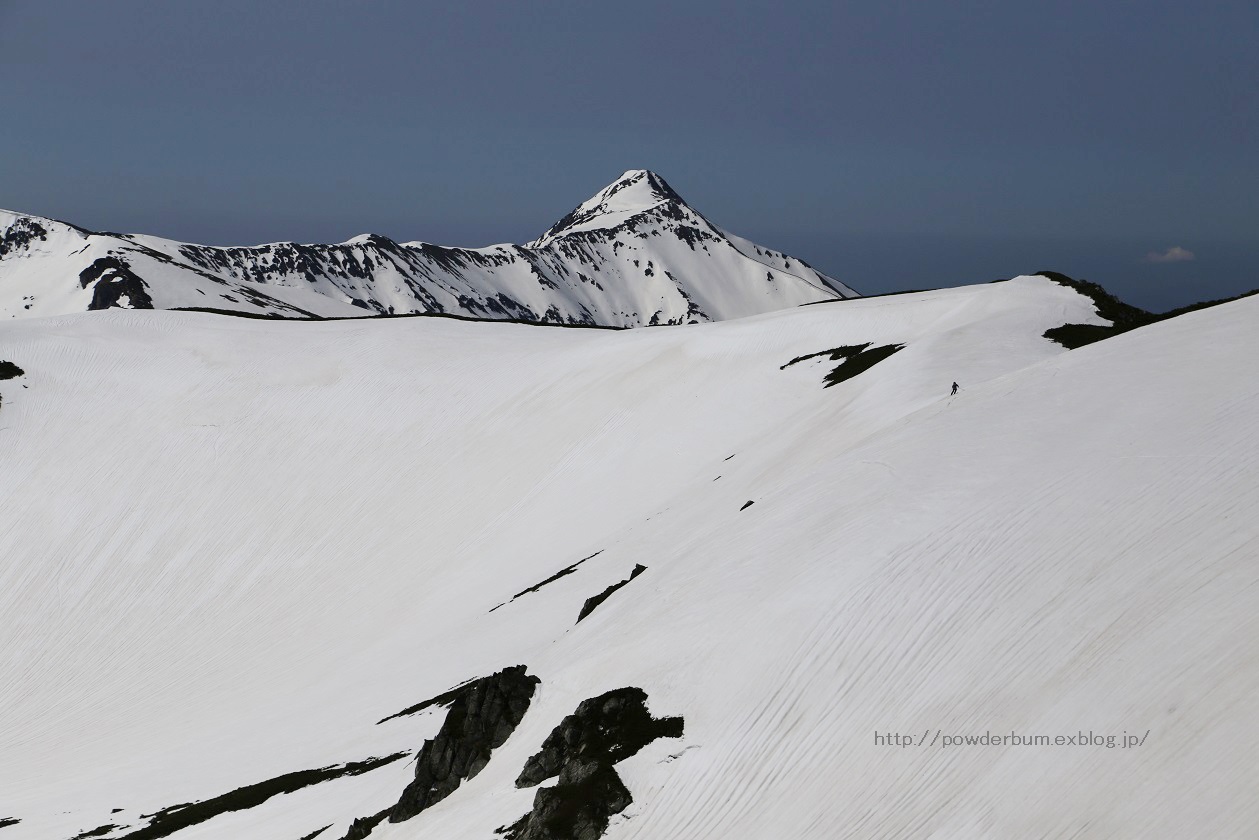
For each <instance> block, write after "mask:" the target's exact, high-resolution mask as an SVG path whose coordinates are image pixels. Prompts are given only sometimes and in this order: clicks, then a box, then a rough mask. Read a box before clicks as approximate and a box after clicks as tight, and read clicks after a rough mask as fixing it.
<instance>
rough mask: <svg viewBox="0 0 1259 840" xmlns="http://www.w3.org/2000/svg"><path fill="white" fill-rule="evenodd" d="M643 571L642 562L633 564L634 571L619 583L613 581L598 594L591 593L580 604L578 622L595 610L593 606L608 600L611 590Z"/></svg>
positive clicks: (645, 568)
mask: <svg viewBox="0 0 1259 840" xmlns="http://www.w3.org/2000/svg"><path fill="white" fill-rule="evenodd" d="M645 571H647V567H646V566H644V565H642V564H635V566H634V571H632V572H630V576H629V577H627V578H626V579H625V580H623V581H621V582H620V583H614V584H612V585H611V586H609V587H608V588H607V589H605V590H603V591H602V592H600V593H599V594H598V595H592V596H591V597H589V598H587V599H586V603H584V604H582V607H581V612H579V613H578V614H577V621H578V622H580V621H581V620H582V619H583V618H585V617H586V616H588V615H590V614H591V613H592V612H594V611H595V607H597V606H599V605H600V604H602V603H603V602H604V601H606V600H608V597H609V596H610V595H611V594H612V593H613V592H615V591H616V590H618V589H620V588H621V587H622V586H624V585H625V584H627V583H629V582H630V581H631V580H633V579H634V578H636V577H638V576H639V575H641V574H642V573H643V572H645Z"/></svg>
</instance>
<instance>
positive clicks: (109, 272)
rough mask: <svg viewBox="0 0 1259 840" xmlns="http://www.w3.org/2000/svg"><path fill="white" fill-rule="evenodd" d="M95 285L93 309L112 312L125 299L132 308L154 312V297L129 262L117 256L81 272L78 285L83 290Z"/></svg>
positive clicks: (107, 258) (99, 260) (91, 306)
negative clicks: (112, 308)
mask: <svg viewBox="0 0 1259 840" xmlns="http://www.w3.org/2000/svg"><path fill="white" fill-rule="evenodd" d="M93 283H95V284H96V288H95V289H93V290H92V302H91V303H89V304H88V305H87V308H88V309H90V310H98V309H109V308H111V307H115V306H119V305H120V304H121V303H122V300H123V298H126V299H127V302H128V303H129V304H130V305H131V308H132V309H152V308H153V298H151V297H149V292H148V288H147V287H146V286H145V285H144V281H143V280H141V279H140V278H139V277H138V276H137V275H136V274H135V272H133V271H132V270H131V266H130V265H129V264H128V263H127V261H126V260H123V259H120V258H118V257H101V258H100V259H98V260H96V261H95V262H93V263H92V264H91V265H89V266H88V267H87V268H85V269H83V270H82V271H81V272H79V285H81V286H82V287H83V288H85V289H86V288H87V287H88V286H90V285H92V284H93Z"/></svg>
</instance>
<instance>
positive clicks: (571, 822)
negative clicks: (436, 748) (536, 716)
mask: <svg viewBox="0 0 1259 840" xmlns="http://www.w3.org/2000/svg"><path fill="white" fill-rule="evenodd" d="M682 730H683V721H682V718H680V717H670V718H653V717H652V716H651V713H650V712H648V711H647V692H645V691H643V690H642V689H641V688H633V687H627V688H618V689H615V690H613V691H608V692H605V693H604V694H600V695H599V696H598V697H591V698H590V699H588V700H583V701H582V702H581V703H580V704H579V705H578V706H577V710H576V711H574V712H573V713H572V714H571V715H568V716H567V717H565V718H564V719H563V720H562V721H560V725H559V726H557V727H555V729H554V730H553V731H552V732H551V734H550V735H548V736H547V738H546V740H545V741H543V743H542V749H541V750H539V751H538V753H537V754H536V755H534V756H533V757H532V758H530V759H529V760H528V761H527V762H525V767H524V770H522V771H521V773H520V777H519V778H518V779H517V780H516V787H522V788H523V787H532V786H534V785H537V784H539V783H541V782H543V781H546V780H547V779H550V778H553V777H556V776H558V777H559V779H558V781H557V783H556V784H555V785H554V786H553V787H549V788H543V789H541V790H539V791H538V793H537V795H536V796H535V797H534V799H533V810H532V811H530V812H529V813H528V814H525V815H524V816H523V817H521V818H520V819H519V820H518V821H516V823H514V824H513V825H512V826H511V827H510V828H506V829H503V832H504V833H505V834H506V835H507V838H508V840H597V838H599V837H601V836H603V833H604V832H605V831H607V828H608V822H609V820H610V819H611V817H612V816H613V815H614V814H619V813H620V812H621V811H624V810H625V809H626V808H627V807H629V805H630V803H631V802H633V797H632V796H631V795H630V792H629V789H628V788H626V787H625V784H624V783H623V782H622V781H621V777H620V776H619V775H618V774H617V772H616V770H615V769H614V768H613V766H612V765H614V764H616V763H617V762H618V761H622V760H624V759H626V758H629V757H630V756H632V755H634V754H635V753H637V752H638V751H639V750H641V749H642V748H643V747H645V746H647V745H648V744H650V743H651V742H652V741H654V740H656V739H657V738H680V737H682Z"/></svg>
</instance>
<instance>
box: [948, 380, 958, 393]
mask: <svg viewBox="0 0 1259 840" xmlns="http://www.w3.org/2000/svg"><path fill="white" fill-rule="evenodd" d="M949 396H950V397H953V396H957V383H956V382H954V383H953V393H951V394H949Z"/></svg>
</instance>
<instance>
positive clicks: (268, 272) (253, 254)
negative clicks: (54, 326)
mask: <svg viewBox="0 0 1259 840" xmlns="http://www.w3.org/2000/svg"><path fill="white" fill-rule="evenodd" d="M854 295H855V293H854V292H853V291H852V290H851V289H849V288H848V287H847V286H844V285H843V284H842V283H839V282H838V281H836V280H833V279H831V278H829V277H826V276H825V275H822V274H819V273H818V272H816V271H814V270H813V269H812V268H810V267H809V266H808V265H807V264H805V263H803V262H801V261H800V260H797V259H793V258H791V257H788V256H787V255H785V254H781V253H778V252H776V251H771V250H769V249H766V248H762V247H760V246H759V245H754V244H753V243H751V242H748V241H747V240H745V239H740V238H739V237H737V236H733V235H731V234H728V233H726V232H725V231H723V230H720V229H719V228H717V227H714V226H713V225H712V224H711V223H710V222H709V221H708V220H707V219H705V218H704V217H703V216H701V215H700V214H699V213H697V212H696V211H695V210H693V209H692V208H691V207H689V206H688V205H687V204H686V202H684V201H683V200H682V198H681V196H679V195H678V194H677V193H676V192H674V191H673V188H672V187H670V186H669V185H668V184H666V183H665V182H664V179H662V178H661V177H660V176H659V175H656V174H655V173H652V172H648V171H646V170H642V169H635V170H630V171H629V172H626V173H625V174H624V175H622V176H621V177H620V178H618V179H617V180H616V181H615V182H613V183H612V184H610V185H609V186H607V187H605V188H604V189H603V190H601V191H600V192H599V193H598V194H596V195H595V196H594V197H593V198H591V199H590V200H589V201H586V202H585V203H583V204H582V205H580V206H579V207H578V208H577V209H575V210H573V212H572V213H570V214H569V215H567V216H565V217H564V219H562V220H561V221H560V222H558V223H557V224H556V225H554V226H553V227H552V228H551V229H550V230H548V231H547V232H546V234H545V235H544V236H543V237H542V238H541V239H539V240H537V241H536V242H531V243H529V244H528V245H525V246H523V247H521V246H517V245H491V246H489V247H487V248H444V247H442V246H439V245H430V244H428V243H424V242H408V243H404V244H399V243H397V242H394V241H393V240H390V239H387V238H386V237H383V236H376V235H364V236H356V237H355V238H353V239H351V240H350V241H348V242H343V243H341V244H340V245H299V244H296V243H293V242H281V243H276V244H272V245H258V246H255V247H247V248H219V247H211V246H206V245H191V244H187V243H182V242H172V241H170V240H168V239H159V238H157V237H153V236H134V235H118V234H112V233H93V232H91V231H87V230H83V229H81V228H77V227H74V226H72V225H67V224H65V223H63V222H57V221H53V220H51V219H44V218H40V217H38V216H25V215H21V214H14V213H8V212H5V211H0V317H6V318H18V317H33V316H41V315H61V314H67V313H71V312H82V311H84V310H88V309H109V308H122V309H181V308H189V307H201V308H210V309H226V310H233V311H240V312H249V313H253V314H260V315H267V316H271V317H278V318H295V317H310V316H312V315H314V316H326V317H351V318H352V317H361V316H363V315H368V314H409V313H419V312H429V313H447V314H454V315H462V316H467V317H472V318H480V319H493V320H505V319H517V320H522V321H531V322H545V323H554V324H597V325H601V326H612V327H637V326H645V325H654V324H682V323H692V322H700V321H718V320H723V319H726V318H739V317H743V316H746V315H754V314H757V313H761V312H770V311H773V310H776V309H786V308H789V307H793V306H797V305H799V304H802V303H809V302H812V301H819V300H828V299H833V298H841V297H853V296H854Z"/></svg>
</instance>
